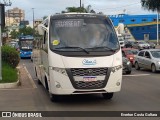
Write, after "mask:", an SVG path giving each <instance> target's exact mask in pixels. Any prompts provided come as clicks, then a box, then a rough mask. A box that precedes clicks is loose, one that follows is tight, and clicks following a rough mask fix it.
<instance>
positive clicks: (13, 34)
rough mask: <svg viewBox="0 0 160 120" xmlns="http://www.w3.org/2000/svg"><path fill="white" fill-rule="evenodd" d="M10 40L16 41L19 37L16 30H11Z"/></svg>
mask: <svg viewBox="0 0 160 120" xmlns="http://www.w3.org/2000/svg"><path fill="white" fill-rule="evenodd" d="M10 35H11V38H12V39H16V38H17V37H18V36H19V32H17V31H16V30H13V31H12V32H11V33H10Z"/></svg>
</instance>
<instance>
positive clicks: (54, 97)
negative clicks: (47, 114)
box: [49, 93, 60, 102]
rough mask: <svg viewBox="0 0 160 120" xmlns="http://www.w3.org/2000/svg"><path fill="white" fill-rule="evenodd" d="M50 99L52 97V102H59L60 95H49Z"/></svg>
mask: <svg viewBox="0 0 160 120" xmlns="http://www.w3.org/2000/svg"><path fill="white" fill-rule="evenodd" d="M49 97H50V100H51V101H52V102H59V101H60V96H59V95H54V94H52V93H49Z"/></svg>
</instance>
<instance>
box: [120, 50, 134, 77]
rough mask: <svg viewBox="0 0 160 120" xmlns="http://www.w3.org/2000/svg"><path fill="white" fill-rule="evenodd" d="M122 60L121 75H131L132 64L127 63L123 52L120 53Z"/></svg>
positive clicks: (127, 60)
mask: <svg viewBox="0 0 160 120" xmlns="http://www.w3.org/2000/svg"><path fill="white" fill-rule="evenodd" d="M122 60H123V73H126V74H131V72H132V63H131V62H130V61H129V59H128V58H127V56H126V55H125V52H124V51H122Z"/></svg>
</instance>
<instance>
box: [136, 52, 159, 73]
mask: <svg viewBox="0 0 160 120" xmlns="http://www.w3.org/2000/svg"><path fill="white" fill-rule="evenodd" d="M134 64H135V69H136V70H139V69H140V68H146V69H151V70H152V72H157V71H160V49H145V50H141V51H140V52H139V53H138V54H137V55H136V56H135V60H134Z"/></svg>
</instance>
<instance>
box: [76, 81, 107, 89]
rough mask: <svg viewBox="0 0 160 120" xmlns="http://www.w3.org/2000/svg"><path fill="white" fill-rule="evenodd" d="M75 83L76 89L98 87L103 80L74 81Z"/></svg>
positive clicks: (100, 86) (101, 84)
mask: <svg viewBox="0 0 160 120" xmlns="http://www.w3.org/2000/svg"><path fill="white" fill-rule="evenodd" d="M75 83H76V87H77V88H78V89H99V88H102V87H103V85H104V80H99V81H93V82H83V81H76V82H75Z"/></svg>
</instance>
